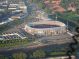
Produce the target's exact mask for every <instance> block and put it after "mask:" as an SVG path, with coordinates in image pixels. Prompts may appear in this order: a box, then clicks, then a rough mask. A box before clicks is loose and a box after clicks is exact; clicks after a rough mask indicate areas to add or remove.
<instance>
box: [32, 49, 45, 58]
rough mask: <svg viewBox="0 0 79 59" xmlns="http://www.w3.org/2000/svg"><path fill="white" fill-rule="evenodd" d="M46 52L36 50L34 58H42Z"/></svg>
mask: <svg viewBox="0 0 79 59" xmlns="http://www.w3.org/2000/svg"><path fill="white" fill-rule="evenodd" d="M45 55H46V54H45V52H44V51H43V50H36V51H35V52H33V58H34V59H40V58H43V57H45Z"/></svg>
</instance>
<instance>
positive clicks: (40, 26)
mask: <svg viewBox="0 0 79 59" xmlns="http://www.w3.org/2000/svg"><path fill="white" fill-rule="evenodd" d="M24 30H25V31H26V32H28V33H30V34H32V35H35V34H37V35H45V36H48V35H50V36H52V35H59V34H62V33H65V32H66V25H65V24H64V23H62V22H59V21H46V20H44V21H42V22H41V21H38V22H33V23H29V24H26V25H25V28H24Z"/></svg>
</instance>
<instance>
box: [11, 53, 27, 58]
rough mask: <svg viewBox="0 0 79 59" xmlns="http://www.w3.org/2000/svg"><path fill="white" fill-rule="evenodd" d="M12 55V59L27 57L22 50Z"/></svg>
mask: <svg viewBox="0 0 79 59" xmlns="http://www.w3.org/2000/svg"><path fill="white" fill-rule="evenodd" d="M12 56H13V59H26V58H27V55H26V54H25V53H23V52H19V53H14V54H13V55H12Z"/></svg>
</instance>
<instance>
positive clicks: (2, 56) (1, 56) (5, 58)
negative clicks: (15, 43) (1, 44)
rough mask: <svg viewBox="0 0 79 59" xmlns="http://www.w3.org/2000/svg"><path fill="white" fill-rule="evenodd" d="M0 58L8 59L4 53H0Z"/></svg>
mask: <svg viewBox="0 0 79 59" xmlns="http://www.w3.org/2000/svg"><path fill="white" fill-rule="evenodd" d="M0 59H9V58H8V57H6V56H4V55H0Z"/></svg>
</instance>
